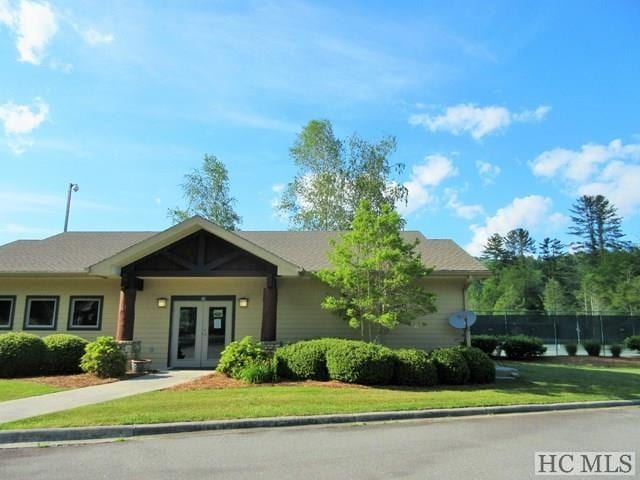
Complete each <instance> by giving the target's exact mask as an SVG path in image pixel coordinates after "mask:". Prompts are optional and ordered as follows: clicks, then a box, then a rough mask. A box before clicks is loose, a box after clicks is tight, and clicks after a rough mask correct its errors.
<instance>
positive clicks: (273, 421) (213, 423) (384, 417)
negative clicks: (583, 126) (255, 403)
mask: <svg viewBox="0 0 640 480" xmlns="http://www.w3.org/2000/svg"><path fill="white" fill-rule="evenodd" d="M629 406H640V400H610V401H601V402H574V403H549V404H539V405H535V404H533V405H532V404H529V405H509V406H497V407H469V408H441V409H431V410H410V411H393V412H370V413H352V414H336V415H309V416H295V417H267V418H246V419H238V420H210V421H202V422H176V423H155V424H148V425H144V424H141V425H121V426H98V427H73V428H43V429H29V430H4V431H0V444H12V443H29V442H64V441H73V440H95V439H107V438H129V437H137V436H141V435H162V434H169V433H188V432H203V431H213V430H235V429H248V428H272V427H294V426H305V425H331V424H339V423H363V422H381V421H391V420H418V419H429V418H444V417H467V416H477V415H501V414H508V413H533V412H552V411H562V410H584V409H595V408H613V407H629Z"/></svg>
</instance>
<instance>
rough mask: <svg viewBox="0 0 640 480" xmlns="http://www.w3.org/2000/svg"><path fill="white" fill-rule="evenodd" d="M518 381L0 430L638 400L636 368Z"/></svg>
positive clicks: (198, 401)
mask: <svg viewBox="0 0 640 480" xmlns="http://www.w3.org/2000/svg"><path fill="white" fill-rule="evenodd" d="M511 365H514V366H517V367H518V368H519V369H520V371H521V373H522V378H521V379H519V380H516V381H501V382H499V383H498V384H496V385H490V386H486V387H475V386H467V387H455V388H454V387H439V388H431V389H409V388H391V387H381V388H328V387H323V386H304V385H303V386H291V385H288V386H277V385H276V386H263V387H252V386H248V387H242V388H228V389H218V390H193V391H169V390H164V391H159V392H152V393H146V394H142V395H138V396H135V397H129V398H125V399H121V400H114V401H111V402H105V403H102V404H98V405H93V406H89V407H81V408H76V409H73V410H66V411H64V412H59V413H54V414H49V415H43V416H40V417H33V418H30V419H26V420H21V421H18V422H12V423H7V424H2V425H0V429H16V428H37V427H71V426H83V425H117V424H133V423H158V422H176V421H193V420H216V419H232V418H250V417H266V416H278V415H313V414H325V413H346V412H349V413H352V412H370V411H385V410H386V411H388V410H413V409H423V408H447V407H470V406H487V405H514V404H523V403H554V402H574V401H579V400H611V399H640V369H638V368H600V367H582V366H580V367H577V366H566V365H554V364H543V363H518V364H515V363H512V364H511Z"/></svg>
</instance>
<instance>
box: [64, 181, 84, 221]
mask: <svg viewBox="0 0 640 480" xmlns="http://www.w3.org/2000/svg"><path fill="white" fill-rule="evenodd" d="M78 190H80V187H79V186H78V184H77V183H70V184H69V191H68V192H67V211H66V213H65V214H64V231H65V232H66V231H67V229H68V228H69V210H70V209H71V192H77V191H78Z"/></svg>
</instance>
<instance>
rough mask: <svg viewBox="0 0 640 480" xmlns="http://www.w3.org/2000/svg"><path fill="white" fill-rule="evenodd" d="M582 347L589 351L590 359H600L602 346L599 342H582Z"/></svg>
mask: <svg viewBox="0 0 640 480" xmlns="http://www.w3.org/2000/svg"><path fill="white" fill-rule="evenodd" d="M582 346H583V347H584V349H585V350H586V351H587V353H588V354H589V356H590V357H599V356H600V350H602V344H601V343H600V342H599V341H597V340H585V341H584V342H582Z"/></svg>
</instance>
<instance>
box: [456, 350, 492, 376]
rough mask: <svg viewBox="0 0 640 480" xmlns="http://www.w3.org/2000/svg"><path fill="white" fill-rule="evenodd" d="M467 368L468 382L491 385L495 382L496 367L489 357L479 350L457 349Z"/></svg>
mask: <svg viewBox="0 0 640 480" xmlns="http://www.w3.org/2000/svg"><path fill="white" fill-rule="evenodd" d="M458 349H459V350H460V353H462V356H463V357H464V359H465V360H466V361H467V366H468V367H469V382H471V383H493V382H495V380H496V365H495V363H493V360H491V359H490V358H489V355H487V354H486V353H484V352H483V351H482V350H480V349H479V348H475V347H458Z"/></svg>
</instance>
